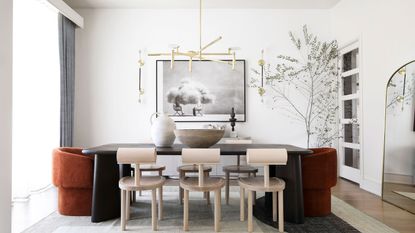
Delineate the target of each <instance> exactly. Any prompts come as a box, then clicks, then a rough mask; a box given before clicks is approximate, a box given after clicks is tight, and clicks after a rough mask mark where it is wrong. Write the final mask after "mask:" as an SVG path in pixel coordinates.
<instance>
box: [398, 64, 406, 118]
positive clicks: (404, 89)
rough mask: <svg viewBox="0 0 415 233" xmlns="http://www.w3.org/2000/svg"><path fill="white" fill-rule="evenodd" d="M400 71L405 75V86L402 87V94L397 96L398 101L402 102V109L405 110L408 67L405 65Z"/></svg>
mask: <svg viewBox="0 0 415 233" xmlns="http://www.w3.org/2000/svg"><path fill="white" fill-rule="evenodd" d="M398 73H399V74H400V75H401V76H403V88H402V95H400V96H398V97H396V101H398V102H399V103H402V107H401V110H402V111H403V110H404V106H405V91H406V67H403V68H402V69H400V70H399V71H398Z"/></svg>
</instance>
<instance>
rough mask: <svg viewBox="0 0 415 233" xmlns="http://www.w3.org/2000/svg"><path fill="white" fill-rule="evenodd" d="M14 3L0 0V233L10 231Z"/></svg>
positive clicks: (10, 0) (8, 0) (9, 0)
mask: <svg viewBox="0 0 415 233" xmlns="http://www.w3.org/2000/svg"><path fill="white" fill-rule="evenodd" d="M12 28H13V1H12V0H2V1H0V41H1V43H0V187H1V191H0V232H11V188H12V185H11V174H12V173H11V167H12V155H11V154H12V151H11V150H12V43H13V42H12V34H13V33H12V30H13V29H12Z"/></svg>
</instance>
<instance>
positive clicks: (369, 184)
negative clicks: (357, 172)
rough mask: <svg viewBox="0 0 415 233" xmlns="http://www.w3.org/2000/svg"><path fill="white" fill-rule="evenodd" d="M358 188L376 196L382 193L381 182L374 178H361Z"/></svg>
mask: <svg viewBox="0 0 415 233" xmlns="http://www.w3.org/2000/svg"><path fill="white" fill-rule="evenodd" d="M360 188H361V189H364V190H366V191H368V192H371V193H373V194H375V195H378V196H381V195H382V184H381V183H379V182H376V181H374V180H369V179H362V181H361V182H360Z"/></svg>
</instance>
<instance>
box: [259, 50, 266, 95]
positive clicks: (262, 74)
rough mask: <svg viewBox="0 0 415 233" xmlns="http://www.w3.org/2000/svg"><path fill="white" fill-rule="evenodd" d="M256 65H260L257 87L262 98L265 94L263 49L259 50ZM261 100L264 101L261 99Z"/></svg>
mask: <svg viewBox="0 0 415 233" xmlns="http://www.w3.org/2000/svg"><path fill="white" fill-rule="evenodd" d="M258 65H259V66H260V67H261V86H260V87H258V94H259V95H260V96H261V98H262V97H263V96H264V95H265V88H264V66H265V60H264V50H261V59H259V60H258ZM261 101H262V102H264V100H263V99H262V100H261Z"/></svg>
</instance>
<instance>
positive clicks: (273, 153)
mask: <svg viewBox="0 0 415 233" xmlns="http://www.w3.org/2000/svg"><path fill="white" fill-rule="evenodd" d="M287 158H288V155H287V150H286V149H248V150H247V153H246V159H247V163H248V164H251V165H263V166H264V177H263V178H262V177H248V178H241V179H240V180H239V186H240V189H241V197H240V208H241V209H240V215H241V216H240V218H241V221H244V220H245V212H244V211H245V189H246V190H247V191H248V232H252V231H253V223H252V217H253V216H252V208H253V201H254V200H253V192H255V191H256V192H271V193H272V219H273V221H274V222H275V221H277V194H278V231H279V232H284V207H283V203H284V200H283V198H284V197H283V192H284V189H285V182H284V180H282V179H279V178H277V177H269V165H286V164H287Z"/></svg>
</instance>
